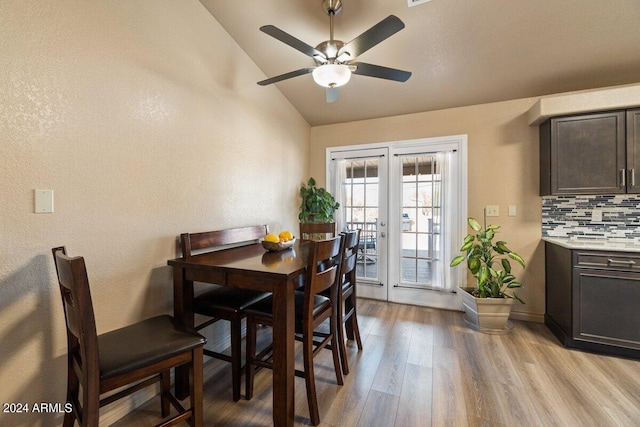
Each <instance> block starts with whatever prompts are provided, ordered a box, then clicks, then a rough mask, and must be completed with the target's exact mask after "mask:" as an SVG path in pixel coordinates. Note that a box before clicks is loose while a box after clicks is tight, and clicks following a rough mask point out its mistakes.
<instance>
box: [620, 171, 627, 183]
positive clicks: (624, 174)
mask: <svg viewBox="0 0 640 427" xmlns="http://www.w3.org/2000/svg"><path fill="white" fill-rule="evenodd" d="M626 185H627V171H626V170H625V169H620V187H624V186H626Z"/></svg>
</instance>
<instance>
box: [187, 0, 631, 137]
mask: <svg viewBox="0 0 640 427" xmlns="http://www.w3.org/2000/svg"><path fill="white" fill-rule="evenodd" d="M200 1H201V2H202V4H203V5H204V6H205V7H206V8H207V9H208V10H209V11H210V13H211V14H212V15H213V16H214V18H215V19H216V20H217V21H218V22H219V23H220V24H221V25H222V26H223V27H224V28H225V29H226V31H227V32H228V33H229V34H230V35H231V37H233V39H234V40H235V41H236V42H237V43H238V44H239V45H240V47H241V48H242V49H243V50H244V51H245V52H246V53H247V54H248V55H249V56H250V57H251V59H253V61H254V62H255V63H256V64H257V65H258V67H260V69H261V70H262V71H263V72H264V73H265V76H266V77H273V76H276V75H279V74H283V73H286V72H289V71H293V70H297V69H299V68H305V67H310V66H314V65H315V64H314V62H313V60H312V59H311V58H309V57H308V56H305V55H304V54H302V53H300V52H298V51H297V50H295V49H293V48H291V47H289V46H287V45H285V44H284V43H282V42H280V41H278V40H276V39H274V38H273V37H271V36H268V35H266V34H264V33H263V32H261V31H259V28H260V27H261V26H263V25H266V24H272V25H275V26H276V27H278V28H280V29H281V30H283V31H285V32H287V33H289V34H291V35H292V36H294V37H296V38H298V39H300V40H302V41H304V42H305V43H307V44H309V45H311V46H316V45H317V44H319V43H320V42H322V41H325V40H327V39H329V18H328V16H327V15H326V14H325V13H324V12H323V9H322V6H321V5H322V0H224V1H221V0H200ZM343 5H344V7H343V11H342V13H340V14H339V15H337V16H336V17H335V34H334V37H335V38H336V39H339V40H342V41H344V42H345V43H346V42H349V41H350V40H352V39H353V38H355V37H356V36H358V35H359V34H361V33H362V32H364V31H365V30H367V29H369V28H370V27H372V26H373V25H375V24H376V23H378V22H379V21H381V20H382V19H384V18H386V17H387V16H388V15H392V14H393V15H396V16H397V17H399V18H400V19H401V20H402V21H403V22H404V23H405V25H406V27H405V28H404V29H403V30H401V31H400V32H398V33H397V34H395V35H393V36H391V37H390V38H388V39H387V40H385V41H383V42H382V43H380V44H379V45H377V46H375V47H373V48H372V49H371V50H369V51H367V52H365V53H363V54H362V55H361V57H359V58H358V60H361V61H363V62H368V63H372V64H376V65H383V66H387V67H392V68H399V69H402V70H406V71H411V72H412V73H413V75H412V76H411V78H410V79H409V80H408V81H407V82H405V83H398V82H394V81H387V80H382V79H377V78H372V77H365V76H358V75H354V76H352V78H351V81H350V82H349V83H347V85H345V86H343V87H341V88H340V99H339V100H338V101H337V102H335V103H331V104H327V103H326V102H325V93H324V89H323V88H322V87H320V86H318V85H317V84H315V83H314V82H313V78H312V76H311V75H310V74H307V75H303V76H299V77H295V78H292V79H289V80H285V81H282V82H279V83H276V84H275V86H276V87H277V88H278V89H279V90H280V91H281V92H282V93H283V94H284V95H285V96H286V97H287V98H288V99H289V101H290V102H291V103H292V104H293V105H294V106H295V108H297V109H298V111H299V112H300V114H302V116H304V118H305V119H306V120H307V121H308V122H309V124H310V125H312V126H317V125H323V124H331V123H340V122H347V121H353V120H362V119H368V118H376V117H385V116H393V115H398V114H407V113H414V112H420V111H430V110H439V109H443V108H450V107H459V106H464V105H474V104H482V103H488V102H495V101H503V100H507V99H517V98H525V97H531V96H540V95H547V94H553V93H560V92H568V91H575V90H583V89H592V88H597V87H606V86H614V85H621V84H628V83H637V82H640V0H431V1H427V2H426V3H422V4H419V5H417V6H413V7H408V5H407V0H343ZM264 90H273V89H270V88H269V87H265V88H264Z"/></svg>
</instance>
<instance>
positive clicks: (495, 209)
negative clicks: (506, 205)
mask: <svg viewBox="0 0 640 427" xmlns="http://www.w3.org/2000/svg"><path fill="white" fill-rule="evenodd" d="M484 212H485V214H486V215H487V216H500V206H498V205H487V206H486V207H485V208H484Z"/></svg>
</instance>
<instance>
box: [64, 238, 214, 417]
mask: <svg viewBox="0 0 640 427" xmlns="http://www.w3.org/2000/svg"><path fill="white" fill-rule="evenodd" d="M52 252H53V259H54V262H55V266H56V272H57V276H58V284H59V286H60V294H61V296H62V305H63V308H64V315H65V323H66V329H67V346H68V351H67V402H68V403H71V405H72V410H71V411H70V412H68V413H65V415H64V420H63V427H72V426H73V425H74V422H75V421H77V422H78V424H79V425H80V426H82V427H84V426H92V427H97V426H98V418H99V414H100V408H101V407H102V406H104V405H107V404H109V403H112V402H114V401H116V400H118V399H120V398H122V397H125V396H128V395H130V394H131V393H133V392H135V391H138V390H140V389H142V388H144V387H147V386H149V385H151V384H154V383H156V382H160V400H161V413H162V417H163V420H162V422H161V423H159V424H158V426H160V425H162V426H169V425H174V424H177V423H179V422H182V421H185V420H189V424H190V425H191V426H202V349H203V346H204V344H205V342H206V339H205V338H204V337H203V336H202V335H200V334H198V333H196V332H195V331H193V330H190V329H189V328H187V327H185V326H183V325H182V324H181V323H180V322H178V321H177V320H175V319H174V318H172V317H171V316H168V315H162V316H156V317H152V318H150V319H147V320H143V321H141V322H138V323H135V324H132V325H129V326H125V327H123V328H120V329H116V330H113V331H110V332H107V333H103V334H100V335H98V334H97V332H96V323H95V315H94V311H93V304H92V301H91V291H90V289H89V279H88V277H87V270H86V265H85V261H84V258H83V257H69V256H67V252H66V249H65V247H64V246H61V247H57V248H53V249H52ZM183 365H188V367H189V373H190V378H191V380H190V405H191V407H190V408H189V409H185V408H184V407H183V406H182V404H181V403H180V402H179V401H178V400H177V399H176V398H175V396H174V395H173V394H172V393H171V384H170V370H171V368H175V367H177V366H183ZM125 386H126V387H127V388H124V389H122V388H123V387H125ZM116 389H119V390H118V391H116V392H115V393H114V394H109V395H106V396H104V394H105V393H107V392H110V391H113V390H116ZM80 396H81V397H82V399H80ZM101 396H103V397H102V398H101ZM169 405H173V406H174V408H175V409H176V410H177V411H178V414H177V415H175V416H170V407H169Z"/></svg>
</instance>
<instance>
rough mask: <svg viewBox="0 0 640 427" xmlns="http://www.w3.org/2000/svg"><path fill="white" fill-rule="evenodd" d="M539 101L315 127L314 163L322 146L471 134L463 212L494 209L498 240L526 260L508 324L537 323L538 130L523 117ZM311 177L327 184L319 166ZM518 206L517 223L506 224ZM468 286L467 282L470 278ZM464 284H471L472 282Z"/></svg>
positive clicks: (540, 264) (540, 287)
mask: <svg viewBox="0 0 640 427" xmlns="http://www.w3.org/2000/svg"><path fill="white" fill-rule="evenodd" d="M536 101H537V99H533V98H531V99H521V100H514V101H507V102H499V103H493V104H485V105H476V106H471V107H463V108H455V109H448V110H440V111H433V112H425V113H417V114H410V115H404V116H396V117H386V118H381V119H375V120H366V121H360V122H351V123H344V124H336V125H328V126H319V127H313V128H312V129H311V158H312V159H324V158H325V152H326V148H327V147H335V146H341V145H355V144H367V143H373V142H386V141H399V140H406V139H417V138H426V137H435V136H445V135H460V134H467V135H468V195H469V196H468V213H469V215H470V216H474V217H476V218H482V212H483V211H482V210H483V207H484V206H486V205H499V206H500V217H499V218H495V220H494V221H491V223H496V224H500V225H501V226H502V229H501V232H500V239H502V240H505V241H507V242H508V243H509V247H510V248H511V249H512V250H514V251H516V252H518V253H519V254H520V255H522V256H523V257H524V259H525V260H526V261H527V268H526V270H525V271H524V272H523V273H522V275H521V276H519V278H521V279H522V281H523V283H524V284H525V285H526V287H525V288H524V289H522V290H521V291H519V292H518V294H519V295H522V297H523V298H524V299H525V301H526V302H527V304H526V305H520V304H516V305H514V308H513V317H516V318H521V319H529V320H536V321H542V316H543V315H544V252H543V245H542V243H541V241H540V236H541V221H542V219H541V217H542V212H541V198H540V196H538V182H539V176H538V175H539V173H538V171H539V166H538V163H539V154H538V128H537V127H530V126H528V122H527V111H528V110H529V108H531V106H532V105H533V104H534V103H535V102H536ZM310 174H311V176H313V177H315V178H316V179H317V180H319V182H323V183H324V182H325V165H324V160H320V161H314V162H312V163H311V165H310ZM509 205H515V206H516V207H517V216H516V217H508V216H507V207H508V206H509ZM469 280H472V279H469ZM469 283H472V282H471V281H470V282H469Z"/></svg>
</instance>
